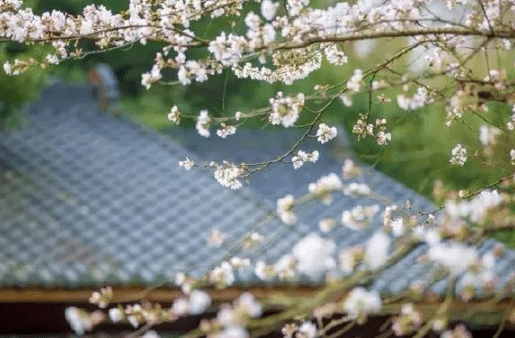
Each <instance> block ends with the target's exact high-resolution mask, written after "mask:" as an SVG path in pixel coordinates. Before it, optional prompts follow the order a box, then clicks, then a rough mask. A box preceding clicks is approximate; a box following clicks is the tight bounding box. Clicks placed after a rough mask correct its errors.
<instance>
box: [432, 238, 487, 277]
mask: <svg viewBox="0 0 515 338" xmlns="http://www.w3.org/2000/svg"><path fill="white" fill-rule="evenodd" d="M428 255H429V259H431V260H432V261H436V262H437V263H439V264H441V265H443V266H445V267H446V268H448V269H449V270H450V271H451V273H453V274H459V273H462V272H463V271H465V270H466V269H467V268H468V267H469V266H470V265H471V264H472V263H473V262H474V261H475V260H476V259H477V251H476V250H475V249H474V248H473V247H467V246H465V245H464V244H461V243H436V244H434V245H432V246H431V247H430V248H429V252H428Z"/></svg>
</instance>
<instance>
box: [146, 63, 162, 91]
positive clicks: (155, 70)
mask: <svg viewBox="0 0 515 338" xmlns="http://www.w3.org/2000/svg"><path fill="white" fill-rule="evenodd" d="M162 77H163V76H162V75H161V69H160V68H159V67H158V66H157V65H154V67H152V71H150V73H144V74H143V75H141V84H142V85H143V86H145V88H146V89H147V90H149V89H150V86H151V85H152V84H153V83H155V82H157V81H159V80H160V79H161V78H162Z"/></svg>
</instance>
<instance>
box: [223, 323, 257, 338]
mask: <svg viewBox="0 0 515 338" xmlns="http://www.w3.org/2000/svg"><path fill="white" fill-rule="evenodd" d="M216 337H217V338H248V337H249V333H248V332H247V330H245V329H244V328H243V327H241V326H238V325H230V326H226V327H225V328H224V329H223V330H222V332H220V333H218V334H217V335H216Z"/></svg>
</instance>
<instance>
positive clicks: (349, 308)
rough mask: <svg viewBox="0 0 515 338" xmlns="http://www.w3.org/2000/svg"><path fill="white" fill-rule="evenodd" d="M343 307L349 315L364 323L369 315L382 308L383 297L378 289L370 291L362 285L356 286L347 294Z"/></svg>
mask: <svg viewBox="0 0 515 338" xmlns="http://www.w3.org/2000/svg"><path fill="white" fill-rule="evenodd" d="M343 309H344V310H345V312H347V314H348V315H349V317H351V318H354V319H356V320H358V323H364V322H365V321H366V319H367V316H368V315H370V314H374V313H377V312H379V311H380V310H381V297H380V296H379V294H378V293H377V292H376V291H370V292H368V291H366V290H365V289H364V288H362V287H356V288H354V289H353V290H352V291H351V292H350V293H349V295H348V296H347V299H346V300H345V303H344V304H343Z"/></svg>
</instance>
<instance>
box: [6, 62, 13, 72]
mask: <svg viewBox="0 0 515 338" xmlns="http://www.w3.org/2000/svg"><path fill="white" fill-rule="evenodd" d="M4 71H5V74H7V75H12V73H13V71H12V66H11V64H10V63H9V61H6V62H5V63H4Z"/></svg>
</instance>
